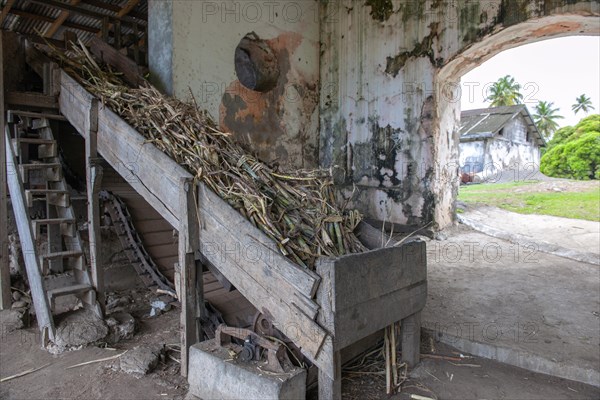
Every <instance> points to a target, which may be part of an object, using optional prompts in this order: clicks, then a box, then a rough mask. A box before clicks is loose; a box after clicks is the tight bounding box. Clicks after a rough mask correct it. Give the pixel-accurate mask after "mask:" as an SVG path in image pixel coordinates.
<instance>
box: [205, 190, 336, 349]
mask: <svg viewBox="0 0 600 400" xmlns="http://www.w3.org/2000/svg"><path fill="white" fill-rule="evenodd" d="M198 199H199V205H200V221H201V224H202V225H201V230H200V251H201V252H202V254H203V255H204V257H205V258H206V259H207V260H208V261H209V262H211V263H212V264H213V265H215V266H217V267H218V269H219V271H221V272H222V273H223V275H225V277H227V279H228V280H229V281H230V282H231V283H232V284H233V285H234V286H235V287H236V288H237V289H238V290H239V291H240V293H242V294H243V295H244V297H246V298H247V299H248V300H249V301H250V302H251V303H252V304H254V305H255V306H256V307H257V308H259V309H260V311H261V312H263V313H266V314H267V315H271V316H272V318H273V320H274V321H275V325H276V326H277V327H278V329H280V330H281V331H282V332H283V333H284V334H286V336H288V337H289V338H290V339H291V340H293V341H294V343H296V345H298V346H299V347H301V348H302V351H303V353H304V354H306V355H307V356H308V357H309V358H313V359H314V358H316V356H317V354H319V350H320V349H321V347H322V345H323V342H324V340H325V338H326V337H327V333H326V332H325V331H324V330H323V329H322V328H321V327H320V326H319V325H318V324H317V323H316V322H314V321H313V320H312V319H311V318H309V317H308V316H307V315H305V313H303V312H301V311H300V308H298V307H297V306H296V305H295V304H294V303H293V299H292V296H293V292H294V290H293V289H290V285H289V283H287V282H286V281H285V279H283V278H282V277H281V275H279V274H278V271H277V269H276V268H272V267H273V266H274V265H275V264H276V263H277V262H279V260H280V259H281V258H283V256H280V255H277V257H275V255H273V254H271V252H270V250H269V251H268V252H267V251H264V252H263V256H262V257H263V258H262V259H261V257H260V256H257V254H260V253H253V255H252V256H251V257H248V256H247V253H245V252H246V249H247V248H246V247H245V246H256V245H257V244H256V242H252V238H253V237H256V236H258V233H260V231H258V229H256V228H254V227H253V226H252V225H251V224H250V223H248V222H247V221H245V219H243V217H242V216H241V215H240V214H239V213H237V212H236V211H235V210H234V209H233V208H231V207H230V206H229V205H228V204H226V203H225V202H224V201H223V200H222V199H221V198H220V197H218V196H217V195H216V194H214V193H213V192H212V191H210V190H208V189H207V188H205V187H204V186H201V187H200V188H199V191H198ZM240 218H241V220H240ZM254 248H256V247H254ZM268 257H273V259H272V260H269V262H267V260H265V258H268Z"/></svg>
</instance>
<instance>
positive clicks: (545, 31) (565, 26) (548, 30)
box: [533, 22, 581, 37]
mask: <svg viewBox="0 0 600 400" xmlns="http://www.w3.org/2000/svg"><path fill="white" fill-rule="evenodd" d="M580 28H581V24H579V23H577V22H561V23H557V24H552V25H546V26H543V27H541V28H539V29H536V30H534V31H533V35H534V36H536V37H544V36H548V35H555V34H557V33H563V32H573V31H577V30H579V29H580Z"/></svg>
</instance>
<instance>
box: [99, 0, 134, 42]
mask: <svg viewBox="0 0 600 400" xmlns="http://www.w3.org/2000/svg"><path fill="white" fill-rule="evenodd" d="M139 2H140V0H129V1H128V2H127V4H125V5H124V6H123V8H121V9H119V11H118V12H117V17H119V18H121V17H124V16H126V15H127V14H129V13H130V12H131V10H133V9H134V8H135V6H137V5H138V3H139ZM113 26H114V24H108V26H107V29H108V30H109V31H110V30H111V29H112V27H113ZM118 26H119V31H120V30H121V29H120V26H121V25H120V24H118ZM96 36H98V37H102V31H100V32H98V33H97V34H96ZM115 39H116V40H117V41H120V40H121V38H120V32H119V33H117V32H115ZM116 47H117V48H119V47H120V46H116Z"/></svg>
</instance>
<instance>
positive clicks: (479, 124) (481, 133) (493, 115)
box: [459, 104, 545, 145]
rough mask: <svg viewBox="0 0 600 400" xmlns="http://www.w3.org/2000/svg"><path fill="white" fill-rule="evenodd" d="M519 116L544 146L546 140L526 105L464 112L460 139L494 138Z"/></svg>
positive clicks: (461, 120)
mask: <svg viewBox="0 0 600 400" xmlns="http://www.w3.org/2000/svg"><path fill="white" fill-rule="evenodd" d="M519 114H521V115H522V116H523V118H524V119H525V122H526V123H527V125H528V129H529V130H530V132H533V133H534V134H535V135H536V136H537V140H538V143H539V144H540V145H544V144H545V140H544V139H543V138H542V136H541V135H540V133H539V131H538V130H537V127H536V125H535V123H534V122H533V118H531V114H529V110H528V109H527V106H526V105H525V104H518V105H516V106H505V107H491V108H480V109H476V110H466V111H463V112H462V113H461V114H460V131H459V134H460V139H461V141H465V140H474V139H484V138H489V137H493V136H494V135H496V133H498V131H499V130H500V129H502V128H503V127H504V126H505V125H506V124H507V123H508V122H509V121H511V120H512V119H513V118H515V117H516V116H517V115H519Z"/></svg>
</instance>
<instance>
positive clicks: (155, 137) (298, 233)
mask: <svg viewBox="0 0 600 400" xmlns="http://www.w3.org/2000/svg"><path fill="white" fill-rule="evenodd" d="M52 56H53V57H54V58H55V59H57V61H58V62H59V63H60V65H61V67H62V68H64V69H65V71H66V72H67V73H69V74H70V75H71V76H72V77H73V78H75V79H76V80H77V81H78V82H79V83H80V84H82V85H83V86H84V87H85V88H86V89H87V90H88V91H90V92H91V93H93V94H94V95H95V96H97V97H98V98H99V99H100V100H101V102H102V103H103V104H104V105H105V106H108V107H109V108H110V109H112V110H113V111H114V112H116V113H117V114H119V115H120V116H121V117H122V118H123V119H125V120H126V121H127V122H128V123H129V124H130V125H132V126H133V127H135V128H136V129H137V130H138V132H140V133H141V134H142V135H144V137H146V139H147V140H148V142H150V143H152V144H154V145H155V146H156V147H157V148H159V149H160V150H162V151H163V152H165V153H166V154H167V155H169V156H170V157H171V158H172V159H173V160H175V161H176V162H177V163H179V164H180V165H182V166H183V167H184V168H186V169H187V170H188V171H189V172H190V173H191V174H193V175H194V176H195V177H196V179H197V180H199V181H202V182H203V183H204V184H206V185H207V186H208V187H209V188H210V189H212V190H213V191H214V192H215V193H216V194H218V195H219V196H220V197H221V198H223V199H224V200H226V201H227V202H228V203H229V204H230V205H231V206H232V207H234V208H235V209H236V210H237V211H239V212H240V213H241V214H242V215H243V216H244V217H246V218H247V219H248V220H249V221H250V222H251V223H252V224H253V225H254V226H256V227H258V228H259V229H260V230H262V231H263V232H264V233H265V234H267V235H268V236H269V237H270V238H271V239H273V240H274V241H275V242H276V243H277V245H278V246H279V249H280V251H281V253H282V254H284V255H285V256H287V257H289V258H290V259H292V260H293V261H295V262H296V263H298V264H299V265H301V266H304V267H306V268H310V269H314V264H315V261H316V259H317V258H318V257H320V256H332V257H335V256H340V255H344V254H348V253H355V252H360V251H364V250H365V248H364V246H363V245H362V244H361V243H360V242H359V240H358V239H357V238H356V236H355V235H354V234H353V231H354V229H355V228H356V226H357V225H358V223H359V222H360V219H361V216H360V214H359V213H358V212H357V211H355V210H346V209H345V207H342V206H340V205H339V203H338V202H337V201H336V199H335V195H334V190H333V186H332V181H331V178H330V174H329V173H328V172H324V171H295V172H294V173H293V174H286V173H281V172H277V171H275V170H273V169H272V168H270V167H269V166H268V165H266V164H264V163H262V162H261V161H259V160H257V159H256V158H255V157H254V156H253V155H251V154H250V153H248V152H247V151H245V150H244V149H243V148H242V147H240V146H239V145H238V144H236V143H235V142H234V141H232V139H231V138H230V135H229V134H227V133H224V132H220V131H219V130H218V129H217V128H216V125H215V124H214V122H213V121H212V120H211V119H210V118H209V116H208V115H207V114H206V113H205V112H203V111H201V110H199V109H198V107H197V105H195V104H190V103H185V102H182V101H180V100H178V99H175V98H172V97H167V96H165V95H163V94H161V93H160V92H159V91H158V90H157V89H156V88H154V87H153V86H151V85H150V84H147V83H144V85H142V86H141V87H139V88H131V87H129V86H127V85H126V84H125V83H124V82H123V81H122V80H121V79H120V77H119V74H116V73H114V72H113V71H111V70H110V68H107V67H106V66H100V65H99V64H98V63H97V62H96V61H95V60H94V59H93V57H92V56H91V55H90V54H89V53H88V51H87V50H86V48H85V46H82V45H80V46H78V47H75V48H73V49H72V50H71V51H70V52H68V53H61V52H59V51H57V50H56V49H53V51H52Z"/></svg>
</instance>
